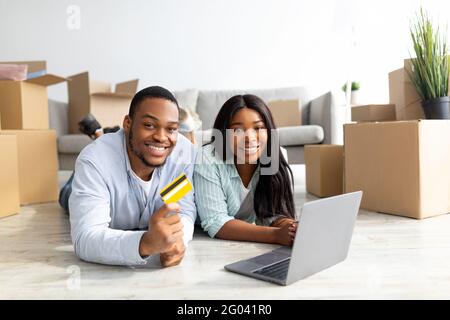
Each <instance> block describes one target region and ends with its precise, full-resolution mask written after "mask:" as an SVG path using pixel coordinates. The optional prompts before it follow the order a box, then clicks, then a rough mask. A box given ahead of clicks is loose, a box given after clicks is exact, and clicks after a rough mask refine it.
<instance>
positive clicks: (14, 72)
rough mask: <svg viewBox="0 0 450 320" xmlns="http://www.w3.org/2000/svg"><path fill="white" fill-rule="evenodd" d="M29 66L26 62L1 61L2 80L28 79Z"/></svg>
mask: <svg viewBox="0 0 450 320" xmlns="http://www.w3.org/2000/svg"><path fill="white" fill-rule="evenodd" d="M27 71H28V66H27V65H26V64H3V63H0V80H13V81H22V80H26V79H27Z"/></svg>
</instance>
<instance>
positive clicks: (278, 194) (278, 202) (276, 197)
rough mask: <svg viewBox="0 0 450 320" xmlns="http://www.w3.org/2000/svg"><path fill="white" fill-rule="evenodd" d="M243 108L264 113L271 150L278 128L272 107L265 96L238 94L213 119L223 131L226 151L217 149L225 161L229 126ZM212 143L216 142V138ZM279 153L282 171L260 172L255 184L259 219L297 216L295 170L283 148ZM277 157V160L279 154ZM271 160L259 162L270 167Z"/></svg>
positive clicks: (263, 117) (268, 144)
mask: <svg viewBox="0 0 450 320" xmlns="http://www.w3.org/2000/svg"><path fill="white" fill-rule="evenodd" d="M244 108H248V109H252V110H255V111H256V112H258V113H259V114H260V115H261V117H262V119H263V121H264V123H265V125H266V128H267V134H268V140H267V147H266V150H268V152H270V150H271V144H272V143H273V141H272V130H274V129H276V127H275V123H274V121H273V117H272V113H271V112H270V110H269V108H268V107H267V105H266V104H265V103H264V101H263V100H262V99H260V98H259V97H257V96H255V95H250V94H246V95H237V96H234V97H232V98H230V99H229V100H228V101H227V102H225V104H224V105H223V106H222V108H221V109H220V111H219V113H218V115H217V117H216V120H215V122H214V129H216V130H218V131H220V132H221V133H222V141H223V150H216V152H217V153H218V154H219V155H220V156H221V157H222V160H223V161H226V160H227V159H226V157H227V154H228V153H227V148H228V147H229V146H228V144H229V143H228V141H226V139H227V137H226V130H227V129H229V126H230V123H231V119H232V118H233V116H234V115H235V114H236V113H237V112H238V111H240V110H242V109H244ZM213 139H214V138H213ZM211 143H212V144H213V145H214V140H213V141H211ZM278 153H279V161H280V163H279V170H278V171H277V172H276V173H275V174H272V175H266V174H264V175H263V174H261V175H260V177H259V182H258V185H257V186H256V190H255V196H254V208H255V213H256V216H257V218H258V219H260V220H263V219H264V218H268V217H272V216H273V215H276V214H277V215H278V214H281V215H284V216H287V217H289V218H292V219H294V217H295V206H294V199H293V195H292V189H291V183H292V187H293V185H294V179H293V175H292V171H291V168H289V165H288V163H287V161H286V159H285V158H284V156H283V154H282V152H281V149H279V150H278ZM269 156H270V154H269ZM276 158H277V159H278V157H276ZM272 160H273V159H270V162H269V163H265V164H263V163H262V162H259V164H260V166H261V167H270V166H271V165H272V163H271V161H272ZM275 161H276V159H275Z"/></svg>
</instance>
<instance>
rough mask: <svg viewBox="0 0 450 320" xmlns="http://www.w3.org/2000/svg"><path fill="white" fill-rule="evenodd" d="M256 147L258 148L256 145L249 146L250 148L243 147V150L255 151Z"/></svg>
mask: <svg viewBox="0 0 450 320" xmlns="http://www.w3.org/2000/svg"><path fill="white" fill-rule="evenodd" d="M257 149H258V146H256V147H250V148H244V150H245V151H256V150H257Z"/></svg>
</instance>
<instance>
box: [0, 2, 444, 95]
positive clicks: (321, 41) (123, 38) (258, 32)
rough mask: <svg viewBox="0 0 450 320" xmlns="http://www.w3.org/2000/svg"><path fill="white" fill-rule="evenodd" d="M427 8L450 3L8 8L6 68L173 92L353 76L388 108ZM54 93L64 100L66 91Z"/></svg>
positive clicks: (335, 83) (332, 82)
mask: <svg viewBox="0 0 450 320" xmlns="http://www.w3.org/2000/svg"><path fill="white" fill-rule="evenodd" d="M420 3H423V5H424V7H425V8H426V9H428V10H429V11H430V12H431V13H432V14H436V15H435V16H434V17H437V18H440V21H442V22H446V21H448V19H449V16H450V10H449V9H450V4H448V3H450V2H448V1H446V0H429V1H419V0H411V1H408V0H377V1H367V0H315V1H311V0H300V1H295V0H272V1H270V0H247V1H245V0H131V1H123V0H122V1H120V0H95V1H94V0H90V1H89V0H70V1H69V0H39V1H32V0H0V48H1V49H0V61H5V60H33V59H45V60H47V62H48V71H49V72H52V73H57V74H61V75H70V74H74V73H78V72H82V71H85V70H89V71H90V73H91V77H92V78H94V79H97V80H107V81H111V82H118V81H122V80H127V79H132V78H136V77H138V78H140V79H141V83H140V87H141V88H142V87H145V86H148V85H152V84H159V85H162V86H166V87H168V88H170V89H172V90H178V89H184V88H201V89H230V88H270V87H283V86H295V85H302V84H308V85H312V86H314V87H315V88H318V89H320V90H323V91H325V90H327V89H335V88H338V87H340V86H341V85H342V84H343V83H344V82H345V81H346V78H347V77H348V75H349V72H350V71H349V70H351V73H352V78H353V79H354V80H358V81H360V82H361V85H362V91H361V94H362V96H363V100H364V102H374V103H376V102H387V99H388V82H387V73H388V72H389V71H391V70H393V69H395V68H398V67H400V66H401V64H402V59H403V58H406V57H408V56H409V54H408V49H409V45H410V40H409V34H408V18H410V17H412V15H413V12H414V11H416V10H417V9H418V8H419V5H420ZM73 5H74V6H75V8H79V9H80V15H79V19H77V17H78V16H77V15H76V14H74V13H73V11H72V12H70V9H71V8H73V7H72V6H73ZM68 10H69V13H68ZM78 22H79V28H78V25H77V23H78ZM352 26H354V28H355V29H354V30H355V41H353V42H352V41H351V29H352ZM352 43H354V45H352ZM349 48H353V51H352V52H353V56H352V55H351V54H350V53H349ZM350 62H351V63H350ZM350 67H351V68H350ZM50 96H51V97H53V98H57V99H61V100H65V99H66V88H65V85H58V86H56V87H55V88H51V90H50Z"/></svg>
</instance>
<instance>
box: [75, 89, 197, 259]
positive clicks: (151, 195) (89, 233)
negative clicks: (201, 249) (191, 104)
mask: <svg viewBox="0 0 450 320" xmlns="http://www.w3.org/2000/svg"><path fill="white" fill-rule="evenodd" d="M178 112H179V110H178V103H177V100H176V99H175V97H174V96H173V95H172V94H171V93H170V92H169V91H168V90H166V89H164V88H161V87H149V88H146V89H143V90H141V91H140V92H138V93H137V94H136V95H135V96H134V98H133V100H132V101H131V105H130V110H129V114H128V115H127V116H125V119H124V121H123V129H121V130H119V131H118V132H116V133H109V134H106V135H102V136H101V137H100V138H98V139H96V140H95V141H94V142H93V143H91V144H90V145H88V146H87V147H86V148H85V149H83V151H82V152H81V153H80V156H79V157H78V159H77V162H76V165H75V175H74V179H73V183H72V192H71V195H70V198H69V211H70V224H71V233H72V242H73V244H74V249H75V253H76V254H77V255H78V256H79V257H80V258H81V259H83V260H86V261H91V262H97V263H103V264H113V265H144V264H146V263H147V262H148V260H149V258H150V257H151V256H153V255H157V254H160V261H161V264H162V266H164V267H169V266H174V265H177V264H179V263H180V262H181V260H182V258H183V256H184V252H185V248H186V245H187V243H188V241H189V240H191V239H192V234H193V230H194V222H195V218H196V207H195V204H194V196H193V192H190V193H189V194H187V195H186V196H185V197H184V198H182V199H181V200H180V201H179V202H178V203H172V204H169V205H165V204H164V203H163V201H162V199H161V197H160V195H159V191H160V190H161V189H162V188H163V187H164V186H165V185H167V184H168V183H170V182H171V181H173V180H174V179H175V178H176V177H178V176H179V175H180V174H181V173H185V174H186V176H187V178H188V179H189V180H190V181H192V174H193V164H194V159H195V150H194V146H193V145H192V144H191V143H190V142H189V141H188V140H187V139H186V138H185V137H183V136H181V135H178V125H179V120H178V118H179V114H178Z"/></svg>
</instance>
